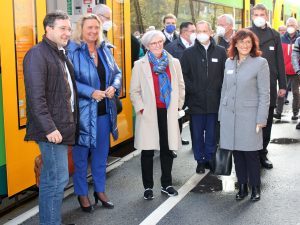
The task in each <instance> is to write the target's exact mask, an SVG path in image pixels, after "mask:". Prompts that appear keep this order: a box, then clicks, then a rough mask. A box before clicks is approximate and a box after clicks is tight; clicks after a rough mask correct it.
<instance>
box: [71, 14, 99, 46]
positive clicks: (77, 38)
mask: <svg viewBox="0 0 300 225" xmlns="http://www.w3.org/2000/svg"><path fill="white" fill-rule="evenodd" d="M86 20H97V22H98V23H99V25H100V31H99V37H98V40H97V42H96V45H97V47H99V46H100V44H101V42H102V41H103V33H102V22H101V20H100V19H99V17H98V16H96V15H95V14H92V13H88V14H85V15H83V16H82V17H81V18H80V19H79V20H78V22H77V24H76V29H75V32H74V33H73V35H72V39H73V40H74V41H75V42H76V43H77V44H80V43H81V42H83V39H82V28H83V24H84V21H86Z"/></svg>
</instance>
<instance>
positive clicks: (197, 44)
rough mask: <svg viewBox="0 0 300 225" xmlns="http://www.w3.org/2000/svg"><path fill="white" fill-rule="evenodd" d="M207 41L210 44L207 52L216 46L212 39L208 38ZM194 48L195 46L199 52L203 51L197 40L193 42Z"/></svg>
mask: <svg viewBox="0 0 300 225" xmlns="http://www.w3.org/2000/svg"><path fill="white" fill-rule="evenodd" d="M209 40H210V44H209V47H208V49H207V51H209V50H210V49H212V48H215V46H216V42H215V41H214V39H213V38H212V37H210V38H209ZM194 46H195V48H197V49H199V50H201V51H203V50H205V48H204V47H203V45H202V44H201V43H200V42H199V41H198V40H197V39H196V40H195V44H194Z"/></svg>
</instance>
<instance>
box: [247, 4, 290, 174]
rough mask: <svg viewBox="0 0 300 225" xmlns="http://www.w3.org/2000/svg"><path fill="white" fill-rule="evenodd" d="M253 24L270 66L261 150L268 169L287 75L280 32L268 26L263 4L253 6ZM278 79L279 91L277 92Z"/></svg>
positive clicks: (263, 163) (263, 164) (260, 152)
mask: <svg viewBox="0 0 300 225" xmlns="http://www.w3.org/2000/svg"><path fill="white" fill-rule="evenodd" d="M251 13H252V20H253V25H252V27H250V28H249V29H250V30H251V31H252V32H253V33H255V34H256V36H257V37H258V39H259V47H260V50H261V51H262V57H264V58H265V59H266V60H267V61H268V64H269V68H270V108H269V117H268V122H267V126H266V127H264V128H263V141H264V143H263V148H262V149H261V150H260V151H259V156H260V163H261V165H262V166H263V167H264V168H266V169H272V168H273V164H272V162H271V161H270V160H269V159H268V158H267V154H268V150H267V147H268V144H269V142H270V138H271V129H272V122H273V114H274V108H275V106H276V99H277V95H278V96H279V97H284V96H285V92H286V77H285V66H284V59H283V52H282V46H281V40H280V34H279V33H278V32H277V31H275V30H274V29H272V28H271V27H269V26H268V24H267V22H266V21H267V20H268V12H267V8H266V7H265V6H264V5H263V4H257V5H255V6H254V7H253V8H252V11H251ZM277 81H278V86H279V91H278V93H277Z"/></svg>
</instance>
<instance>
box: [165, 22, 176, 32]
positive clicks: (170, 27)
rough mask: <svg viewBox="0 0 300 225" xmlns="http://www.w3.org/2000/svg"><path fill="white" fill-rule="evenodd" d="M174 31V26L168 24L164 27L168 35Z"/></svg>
mask: <svg viewBox="0 0 300 225" xmlns="http://www.w3.org/2000/svg"><path fill="white" fill-rule="evenodd" d="M175 29H176V26H175V25H173V24H168V25H167V26H166V31H167V32H168V33H169V34H172V33H173V32H174V30H175Z"/></svg>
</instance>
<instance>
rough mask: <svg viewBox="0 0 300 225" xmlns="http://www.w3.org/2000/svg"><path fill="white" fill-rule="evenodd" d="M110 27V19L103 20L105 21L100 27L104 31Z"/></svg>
mask: <svg viewBox="0 0 300 225" xmlns="http://www.w3.org/2000/svg"><path fill="white" fill-rule="evenodd" d="M111 28H112V21H111V20H109V21H105V22H104V23H103V24H102V29H103V30H104V31H109V30H110V29H111Z"/></svg>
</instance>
